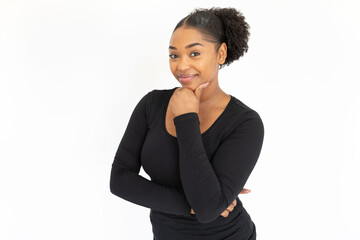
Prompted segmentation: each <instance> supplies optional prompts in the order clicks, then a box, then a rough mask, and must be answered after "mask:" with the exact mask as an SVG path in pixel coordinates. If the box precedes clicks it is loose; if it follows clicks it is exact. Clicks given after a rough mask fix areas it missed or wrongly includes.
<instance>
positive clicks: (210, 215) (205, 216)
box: [195, 211, 220, 223]
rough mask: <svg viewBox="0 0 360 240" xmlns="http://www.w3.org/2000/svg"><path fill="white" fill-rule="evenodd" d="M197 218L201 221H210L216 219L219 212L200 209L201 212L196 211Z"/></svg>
mask: <svg viewBox="0 0 360 240" xmlns="http://www.w3.org/2000/svg"><path fill="white" fill-rule="evenodd" d="M195 216H196V219H197V220H198V222H200V223H210V222H213V221H215V220H216V219H217V218H218V217H219V216H220V213H219V214H217V213H216V214H214V212H212V211H200V212H199V213H196V212H195Z"/></svg>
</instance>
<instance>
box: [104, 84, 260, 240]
mask: <svg viewBox="0 0 360 240" xmlns="http://www.w3.org/2000/svg"><path fill="white" fill-rule="evenodd" d="M175 89H176V87H175V88H172V89H164V90H158V89H155V90H152V91H150V92H148V93H147V94H146V95H144V96H143V97H142V98H141V99H140V101H139V102H138V103H137V105H136V107H135V108H134V110H133V112H132V115H131V116H130V119H129V122H128V125H127V127H126V130H125V132H124V135H123V137H122V139H121V141H120V144H119V146H118V149H117V151H116V154H115V157H114V161H113V163H112V169H111V178H110V189H111V192H112V193H113V194H115V195H116V196H118V197H120V198H122V199H125V200H127V201H130V202H132V203H135V204H137V205H140V206H143V207H147V208H150V209H151V211H150V215H149V217H150V222H151V224H152V230H153V233H154V238H156V240H169V239H172V240H177V239H179V240H192V239H194V240H195V239H196V240H202V239H206V240H220V239H221V240H232V239H234V240H235V239H237V240H241V239H246V240H248V239H256V231H255V224H254V223H253V221H252V219H251V217H250V215H249V214H248V213H247V211H246V209H245V208H244V206H243V204H242V202H241V201H240V199H239V197H238V195H239V192H240V191H241V190H242V189H243V187H244V185H245V183H246V181H247V179H248V178H249V176H250V174H251V172H252V170H253V168H254V167H255V164H256V163H257V160H258V158H259V155H260V152H261V148H262V143H263V138H264V126H263V122H262V120H261V118H260V116H259V114H258V113H257V112H256V111H255V110H253V109H251V108H250V107H248V106H246V105H245V104H244V103H243V102H241V101H240V100H239V99H237V98H236V97H234V96H232V95H230V97H231V99H230V102H229V103H228V105H227V106H226V108H225V110H224V111H223V112H222V114H221V115H220V116H219V117H218V118H217V119H216V121H215V122H214V123H213V124H212V125H211V127H210V128H209V129H208V130H206V131H205V132H204V133H202V134H201V132H200V121H199V117H198V115H197V113H196V112H189V113H184V114H182V115H179V116H177V117H175V118H174V120H173V121H174V125H175V127H176V135H177V137H174V136H172V135H170V134H169V133H168V132H167V130H166V128H165V114H166V109H167V106H168V103H169V100H170V97H171V95H172V94H173V92H174V91H175ZM141 166H142V167H143V169H144V171H145V172H146V173H147V174H148V175H149V176H150V178H151V180H148V179H146V178H144V177H143V176H141V175H139V171H140V167H141ZM234 199H237V206H236V207H235V208H234V210H233V211H232V212H230V214H229V216H228V217H226V218H225V217H222V216H221V215H220V214H221V213H222V212H223V211H224V210H225V209H226V208H227V207H228V206H229V205H230V204H231V203H232V202H233V200H234ZM191 208H192V209H193V210H194V212H195V215H193V214H191V213H190V209H191Z"/></svg>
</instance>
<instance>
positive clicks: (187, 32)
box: [170, 26, 209, 48]
mask: <svg viewBox="0 0 360 240" xmlns="http://www.w3.org/2000/svg"><path fill="white" fill-rule="evenodd" d="M204 38H205V36H204V34H203V33H201V32H200V31H198V30H197V29H195V28H189V27H183V26H182V27H179V28H178V29H176V30H175V32H174V33H173V34H172V36H171V38H170V45H171V46H174V47H176V48H182V47H184V46H187V45H188V44H190V43H194V42H198V43H201V44H203V45H204V46H205V45H208V44H209V43H208V42H206V41H205V40H204Z"/></svg>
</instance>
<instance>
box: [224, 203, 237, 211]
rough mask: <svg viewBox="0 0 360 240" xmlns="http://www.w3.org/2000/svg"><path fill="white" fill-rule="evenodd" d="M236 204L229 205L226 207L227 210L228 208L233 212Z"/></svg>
mask: <svg viewBox="0 0 360 240" xmlns="http://www.w3.org/2000/svg"><path fill="white" fill-rule="evenodd" d="M234 207H235V206H234V205H232V204H231V205H230V206H228V207H227V208H226V210H228V211H229V212H232V211H233V210H234Z"/></svg>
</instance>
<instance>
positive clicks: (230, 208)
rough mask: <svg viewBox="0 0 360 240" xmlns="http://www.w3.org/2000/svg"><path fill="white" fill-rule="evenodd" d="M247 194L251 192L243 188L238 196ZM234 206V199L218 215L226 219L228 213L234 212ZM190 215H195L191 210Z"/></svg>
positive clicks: (235, 202)
mask: <svg viewBox="0 0 360 240" xmlns="http://www.w3.org/2000/svg"><path fill="white" fill-rule="evenodd" d="M249 192H251V190H250V189H246V188H243V189H242V190H241V192H240V194H246V193H249ZM236 204H237V201H236V199H235V200H234V201H233V202H232V203H231V204H230V206H229V207H227V208H226V209H225V211H224V212H222V213H221V214H220V215H221V216H223V217H228V216H229V213H230V212H232V211H233V210H234V207H235V206H236ZM190 213H191V214H195V212H194V210H193V209H191V210H190Z"/></svg>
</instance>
